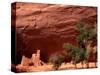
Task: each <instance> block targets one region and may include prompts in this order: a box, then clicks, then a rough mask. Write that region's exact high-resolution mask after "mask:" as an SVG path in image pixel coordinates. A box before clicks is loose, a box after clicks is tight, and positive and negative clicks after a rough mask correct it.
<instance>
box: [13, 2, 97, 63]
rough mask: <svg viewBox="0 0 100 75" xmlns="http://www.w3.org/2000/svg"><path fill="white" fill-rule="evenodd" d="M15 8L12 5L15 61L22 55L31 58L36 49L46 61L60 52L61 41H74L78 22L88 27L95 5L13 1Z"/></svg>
mask: <svg viewBox="0 0 100 75" xmlns="http://www.w3.org/2000/svg"><path fill="white" fill-rule="evenodd" d="M15 8H16V11H14V10H15ZM15 8H14V7H13V8H12V13H13V14H12V25H14V24H13V22H14V20H15V19H14V17H15V15H14V13H15V12H16V31H17V32H16V35H17V39H16V40H17V59H18V63H19V62H20V61H21V57H22V55H25V56H27V57H29V58H30V57H31V55H32V53H34V52H36V50H37V49H40V50H41V59H42V60H43V61H45V62H46V61H47V60H48V58H49V56H50V55H51V54H53V53H58V54H59V53H62V51H63V47H62V46H63V43H65V42H69V43H72V44H76V41H75V37H76V35H77V31H76V23H77V22H78V21H80V20H81V21H82V22H85V23H87V24H88V25H90V26H94V25H95V24H96V21H97V8H96V7H88V6H71V5H55V4H38V3H16V7H15Z"/></svg>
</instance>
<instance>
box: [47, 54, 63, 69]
mask: <svg viewBox="0 0 100 75" xmlns="http://www.w3.org/2000/svg"><path fill="white" fill-rule="evenodd" d="M49 62H50V63H52V64H53V68H54V70H58V68H59V67H60V66H61V64H62V63H63V62H64V56H63V55H52V56H51V57H50V58H49Z"/></svg>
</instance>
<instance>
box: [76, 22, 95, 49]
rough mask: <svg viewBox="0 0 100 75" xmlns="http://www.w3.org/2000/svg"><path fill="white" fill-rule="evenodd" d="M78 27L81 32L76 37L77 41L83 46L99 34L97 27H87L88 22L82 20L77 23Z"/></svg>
mask: <svg viewBox="0 0 100 75" xmlns="http://www.w3.org/2000/svg"><path fill="white" fill-rule="evenodd" d="M76 29H77V30H78V32H79V35H78V36H77V37H76V41H77V42H78V44H79V45H80V46H81V47H83V45H85V44H86V43H87V42H88V40H91V39H93V38H94V37H96V35H97V33H96V28H93V27H87V26H86V24H84V23H81V22H80V23H78V24H77V26H76Z"/></svg>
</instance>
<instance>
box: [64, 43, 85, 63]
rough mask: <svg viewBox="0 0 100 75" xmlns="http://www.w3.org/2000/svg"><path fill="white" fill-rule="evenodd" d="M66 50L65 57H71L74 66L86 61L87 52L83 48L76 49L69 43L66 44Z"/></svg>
mask: <svg viewBox="0 0 100 75" xmlns="http://www.w3.org/2000/svg"><path fill="white" fill-rule="evenodd" d="M64 48H65V55H66V56H71V58H72V61H73V64H76V63H79V62H80V61H84V60H85V50H84V49H83V48H78V47H75V46H73V45H72V44H69V43H65V44H64Z"/></svg>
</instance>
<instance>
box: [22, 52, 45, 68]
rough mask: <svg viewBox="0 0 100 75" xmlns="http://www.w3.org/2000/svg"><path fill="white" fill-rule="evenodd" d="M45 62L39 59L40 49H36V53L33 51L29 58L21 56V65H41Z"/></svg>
mask: <svg viewBox="0 0 100 75" xmlns="http://www.w3.org/2000/svg"><path fill="white" fill-rule="evenodd" d="M44 64H45V63H44V62H43V61H41V60H40V50H37V53H33V54H32V57H31V58H27V57H25V56H22V61H21V64H20V65H21V66H35V67H38V66H42V65H44Z"/></svg>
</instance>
